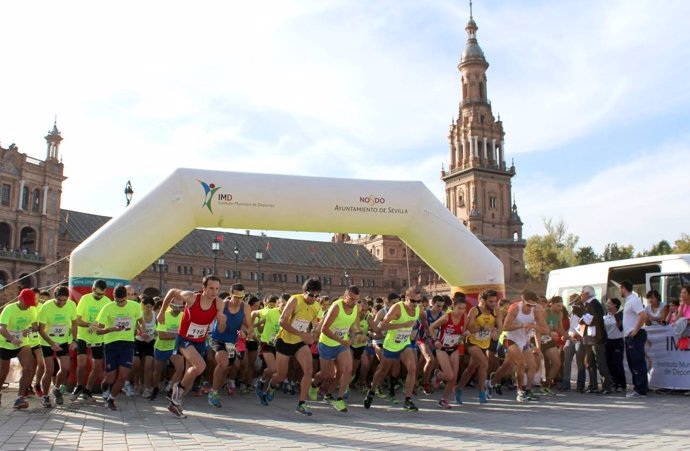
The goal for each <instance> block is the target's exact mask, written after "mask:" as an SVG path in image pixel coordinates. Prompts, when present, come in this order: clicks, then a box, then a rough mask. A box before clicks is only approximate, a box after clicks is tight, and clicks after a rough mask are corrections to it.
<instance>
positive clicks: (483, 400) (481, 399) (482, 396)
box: [479, 390, 487, 404]
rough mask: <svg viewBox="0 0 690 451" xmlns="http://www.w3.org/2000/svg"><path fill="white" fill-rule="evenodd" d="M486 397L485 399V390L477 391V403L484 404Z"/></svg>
mask: <svg viewBox="0 0 690 451" xmlns="http://www.w3.org/2000/svg"><path fill="white" fill-rule="evenodd" d="M486 402H487V399H486V391H485V390H484V391H480V392H479V404H486Z"/></svg>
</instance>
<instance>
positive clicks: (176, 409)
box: [168, 401, 187, 418]
mask: <svg viewBox="0 0 690 451" xmlns="http://www.w3.org/2000/svg"><path fill="white" fill-rule="evenodd" d="M168 412H170V413H172V414H173V416H175V417H176V418H187V415H185V414H184V413H182V408H181V407H180V406H176V405H175V404H173V403H172V401H171V402H169V403H168Z"/></svg>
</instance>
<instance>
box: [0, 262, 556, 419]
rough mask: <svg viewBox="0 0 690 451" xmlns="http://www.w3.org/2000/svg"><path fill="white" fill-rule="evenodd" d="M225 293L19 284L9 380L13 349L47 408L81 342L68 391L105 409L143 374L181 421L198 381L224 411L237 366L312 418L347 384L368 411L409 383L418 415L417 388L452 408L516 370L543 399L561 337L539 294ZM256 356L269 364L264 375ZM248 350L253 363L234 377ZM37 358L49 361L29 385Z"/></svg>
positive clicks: (9, 326)
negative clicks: (554, 343)
mask: <svg viewBox="0 0 690 451" xmlns="http://www.w3.org/2000/svg"><path fill="white" fill-rule="evenodd" d="M220 289H221V281H220V279H219V278H218V277H216V276H213V275H211V276H206V277H204V279H203V281H202V290H201V291H200V292H192V291H184V290H178V289H171V290H170V291H168V293H167V294H166V295H165V297H164V298H163V299H162V300H161V303H160V305H158V306H155V305H154V302H153V300H152V299H150V298H149V299H143V300H140V302H136V301H134V300H132V299H130V298H131V297H132V290H131V288H130V287H125V286H122V285H118V286H116V287H115V288H114V289H113V300H111V299H110V298H109V297H108V296H107V295H106V282H105V281H103V280H97V281H95V282H94V284H93V288H92V291H91V293H88V294H85V295H84V296H82V297H81V299H80V300H79V302H78V303H76V304H75V302H73V301H72V300H70V299H69V294H70V293H69V290H68V288H67V287H57V288H56V289H55V291H54V293H53V294H54V298H53V299H51V300H48V301H46V302H44V303H43V304H41V305H37V302H36V297H35V293H34V292H33V291H32V290H29V289H25V290H22V292H21V293H20V295H19V297H18V299H17V301H16V302H14V303H11V304H9V305H7V306H6V307H5V308H4V309H3V311H2V313H1V314H0V334H1V335H2V337H0V363H1V366H0V387H1V386H3V385H4V382H5V379H6V377H7V373H8V369H9V362H10V359H12V358H14V357H17V358H18V359H19V362H20V364H21V366H22V376H21V379H20V383H19V392H18V394H19V395H18V397H17V399H16V400H15V403H14V407H15V408H16V409H23V408H27V407H28V401H27V396H28V394H29V393H30V392H31V391H33V392H34V393H35V394H36V395H37V396H40V397H42V400H41V405H42V406H43V407H46V408H48V407H52V402H53V401H54V402H55V404H58V405H61V404H63V403H64V399H63V391H64V387H65V385H66V382H67V380H68V375H69V368H70V363H71V362H70V351H72V353H76V356H77V364H76V384H75V386H74V388H73V390H72V392H71V394H69V397H70V399H71V400H72V401H76V400H77V399H78V398H82V399H85V400H88V399H90V398H92V397H93V393H94V389H98V388H100V390H99V391H100V392H101V393H102V396H103V400H104V402H105V404H106V406H107V407H108V408H110V409H113V410H115V409H117V405H116V400H117V397H118V396H119V395H120V394H121V393H122V392H123V390H124V391H125V393H126V394H131V393H129V391H130V390H131V387H132V386H133V385H136V384H137V381H139V383H138V385H140V386H143V393H142V394H143V396H145V397H147V398H149V399H152V400H153V399H156V397H157V396H158V393H159V391H160V390H161V388H160V384H161V383H162V381H163V379H165V380H167V384H166V386H165V388H164V389H162V390H165V392H166V395H167V399H168V410H169V411H170V412H171V413H172V414H173V415H175V416H176V417H181V418H182V417H184V416H185V414H184V410H183V404H184V398H185V396H186V395H187V394H189V392H190V391H192V390H193V389H194V390H195V392H196V393H204V394H205V393H206V392H207V396H208V402H209V404H210V405H211V406H214V407H221V396H220V394H221V392H222V391H223V388H224V387H225V389H226V390H227V392H228V393H229V394H231V393H232V391H234V388H235V384H234V375H236V374H238V376H239V377H241V378H242V380H243V382H244V383H245V386H246V387H251V388H249V389H248V390H247V391H249V390H251V391H253V392H254V393H255V395H256V398H257V400H258V402H260V403H261V404H262V405H265V406H268V405H270V403H271V401H272V400H273V398H274V396H275V393H276V391H277V390H279V389H281V387H282V388H284V387H285V386H286V385H285V384H286V383H289V384H291V386H293V387H295V388H296V394H298V401H297V406H296V411H297V412H299V413H300V414H303V415H312V411H311V409H310V407H309V405H308V401H316V400H318V399H319V398H320V397H322V399H323V400H324V401H326V402H328V403H329V404H330V405H331V406H332V407H333V408H334V409H335V410H337V411H340V412H344V411H347V409H348V405H347V401H346V400H347V399H348V396H349V392H350V389H351V388H359V389H361V390H362V392H363V394H364V401H363V404H364V407H365V408H367V409H369V408H370V407H371V405H372V403H373V402H374V399H375V398H387V399H388V400H389V401H390V402H393V403H397V397H396V390H397V389H398V388H401V389H402V391H403V393H404V402H403V406H402V407H403V409H405V410H407V411H417V410H418V409H417V407H416V405H415V403H414V401H413V396H414V395H415V394H416V393H417V392H418V391H419V390H421V391H422V392H424V393H425V394H428V395H429V394H431V393H432V392H433V391H434V389H436V390H439V391H440V393H441V394H440V399H439V401H438V406H439V407H440V408H443V409H449V408H451V402H453V401H454V402H455V403H456V404H462V403H463V389H464V388H465V387H466V386H467V385H468V384H469V383H470V382H472V383H473V385H474V386H476V387H477V388H478V390H479V399H478V401H479V403H486V402H487V401H488V400H489V399H490V397H491V395H492V393H499V394H500V393H501V382H502V381H503V380H504V378H508V379H513V378H512V376H513V375H514V376H515V377H514V382H515V385H516V387H517V401H519V402H526V401H528V400H533V399H536V396H535V395H534V394H533V393H532V391H531V387H532V386H531V384H532V382H533V380H534V374H535V371H536V368H537V362H535V360H536V359H535V356H536V355H537V353H535V352H534V351H533V348H534V346H536V347H539V345H540V344H544V343H546V342H548V340H547V339H546V338H548V337H549V336H550V334H551V333H552V332H553V333H555V331H553V330H552V329H551V328H550V326H549V324H548V322H547V314H546V312H545V309H544V308H543V307H542V306H541V305H540V303H539V302H538V298H537V296H536V294H534V293H531V292H525V293H523V295H522V298H521V300H520V301H519V302H516V303H513V304H512V305H511V306H510V308H506V307H505V306H499V299H498V294H497V293H496V291H493V290H485V291H484V292H482V293H481V294H480V296H479V300H478V303H477V305H476V306H468V304H467V301H466V299H465V296H464V295H463V294H462V293H456V294H455V295H454V297H453V299H450V298H448V297H445V298H444V297H442V296H434V297H433V298H432V299H431V302H427V301H426V298H424V297H423V296H422V293H421V291H420V289H419V288H418V287H409V288H408V289H407V290H406V291H405V293H404V296H402V297H399V296H398V295H397V294H394V293H392V294H390V295H389V296H388V297H387V299H383V300H381V301H382V302H378V303H377V302H373V300H372V299H366V298H364V297H360V294H359V289H358V287H356V286H349V287H347V288H346V289H345V290H344V293H343V295H342V296H341V297H339V298H338V299H336V300H334V301H333V302H332V303H331V302H330V299H328V298H326V297H323V296H321V282H320V281H319V280H318V279H308V280H307V281H306V282H305V283H304V284H303V287H302V292H301V293H299V294H294V295H289V296H288V295H283V296H267V297H266V298H265V299H264V303H263V305H261V303H259V302H257V301H259V300H258V299H252V300H249V302H247V299H245V297H246V294H245V291H244V287H243V286H242V285H241V284H234V285H232V287H231V289H230V290H229V291H228V292H224V293H221V290H220ZM250 304H251V305H250ZM156 307H157V308H156ZM260 307H262V308H260ZM468 307H469V308H468ZM37 354H40V357H41V358H40V359H38V358H37V357H36V355H37ZM257 354H258V356H259V357H260V361H261V370H260V372H259V373H258V374H257V376H256V377H254V363H255V362H256V361H257V359H256V357H257ZM240 359H244V362H245V365H244V367H243V368H244V370H242V371H240V372H239V373H238V372H237V369H238V362H239V360H240ZM463 359H464V364H462V365H461V363H462V362H463ZM39 360H40V361H41V362H42V363H43V365H44V367H45V370H44V371H43V372H42V375H41V378H40V382H38V384H37V385H36V386H35V387H32V384H31V381H32V379H33V377H34V374H35V369H36V366H37V364H38V361H39ZM133 366H134V367H135V369H136V371H137V373H138V374H139V376H137V378H136V379H134V378H133V377H132V374H131V371H132V368H133ZM461 368H463V371H462V372H461ZM230 374H232V375H233V378H231V379H229V377H228V376H229V375H230ZM99 383H100V387H99V386H98V385H97V384H99ZM441 385H443V388H442V389H441V388H440V386H441ZM51 387H52V390H51ZM128 387H129V388H128ZM196 387H199V388H198V389H197V388H196ZM297 389H298V393H297ZM385 392H387V393H385ZM51 394H52V400H51ZM0 395H1V393H0ZM0 402H1V398H0Z"/></svg>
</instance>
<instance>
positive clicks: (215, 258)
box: [211, 238, 220, 276]
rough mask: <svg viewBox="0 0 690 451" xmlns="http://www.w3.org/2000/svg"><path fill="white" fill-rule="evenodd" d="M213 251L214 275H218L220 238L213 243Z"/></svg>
mask: <svg viewBox="0 0 690 451" xmlns="http://www.w3.org/2000/svg"><path fill="white" fill-rule="evenodd" d="M211 251H212V252H213V275H214V276H217V275H218V252H219V251H220V241H218V238H216V239H215V240H213V241H211Z"/></svg>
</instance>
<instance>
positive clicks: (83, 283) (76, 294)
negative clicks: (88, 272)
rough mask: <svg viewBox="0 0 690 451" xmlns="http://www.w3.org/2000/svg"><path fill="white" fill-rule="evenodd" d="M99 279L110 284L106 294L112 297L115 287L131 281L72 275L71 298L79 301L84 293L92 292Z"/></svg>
mask: <svg viewBox="0 0 690 451" xmlns="http://www.w3.org/2000/svg"><path fill="white" fill-rule="evenodd" d="M98 279H103V280H105V282H106V283H107V284H108V288H106V290H105V294H106V295H107V296H108V297H109V298H110V299H112V298H113V288H115V287H116V286H118V285H127V284H128V283H129V280H126V279H108V278H106V277H70V279H69V289H70V290H69V292H70V298H71V299H72V300H73V301H74V302H79V299H81V297H82V296H83V295H85V294H87V293H91V291H92V288H93V283H94V282H95V281H96V280H98Z"/></svg>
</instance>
